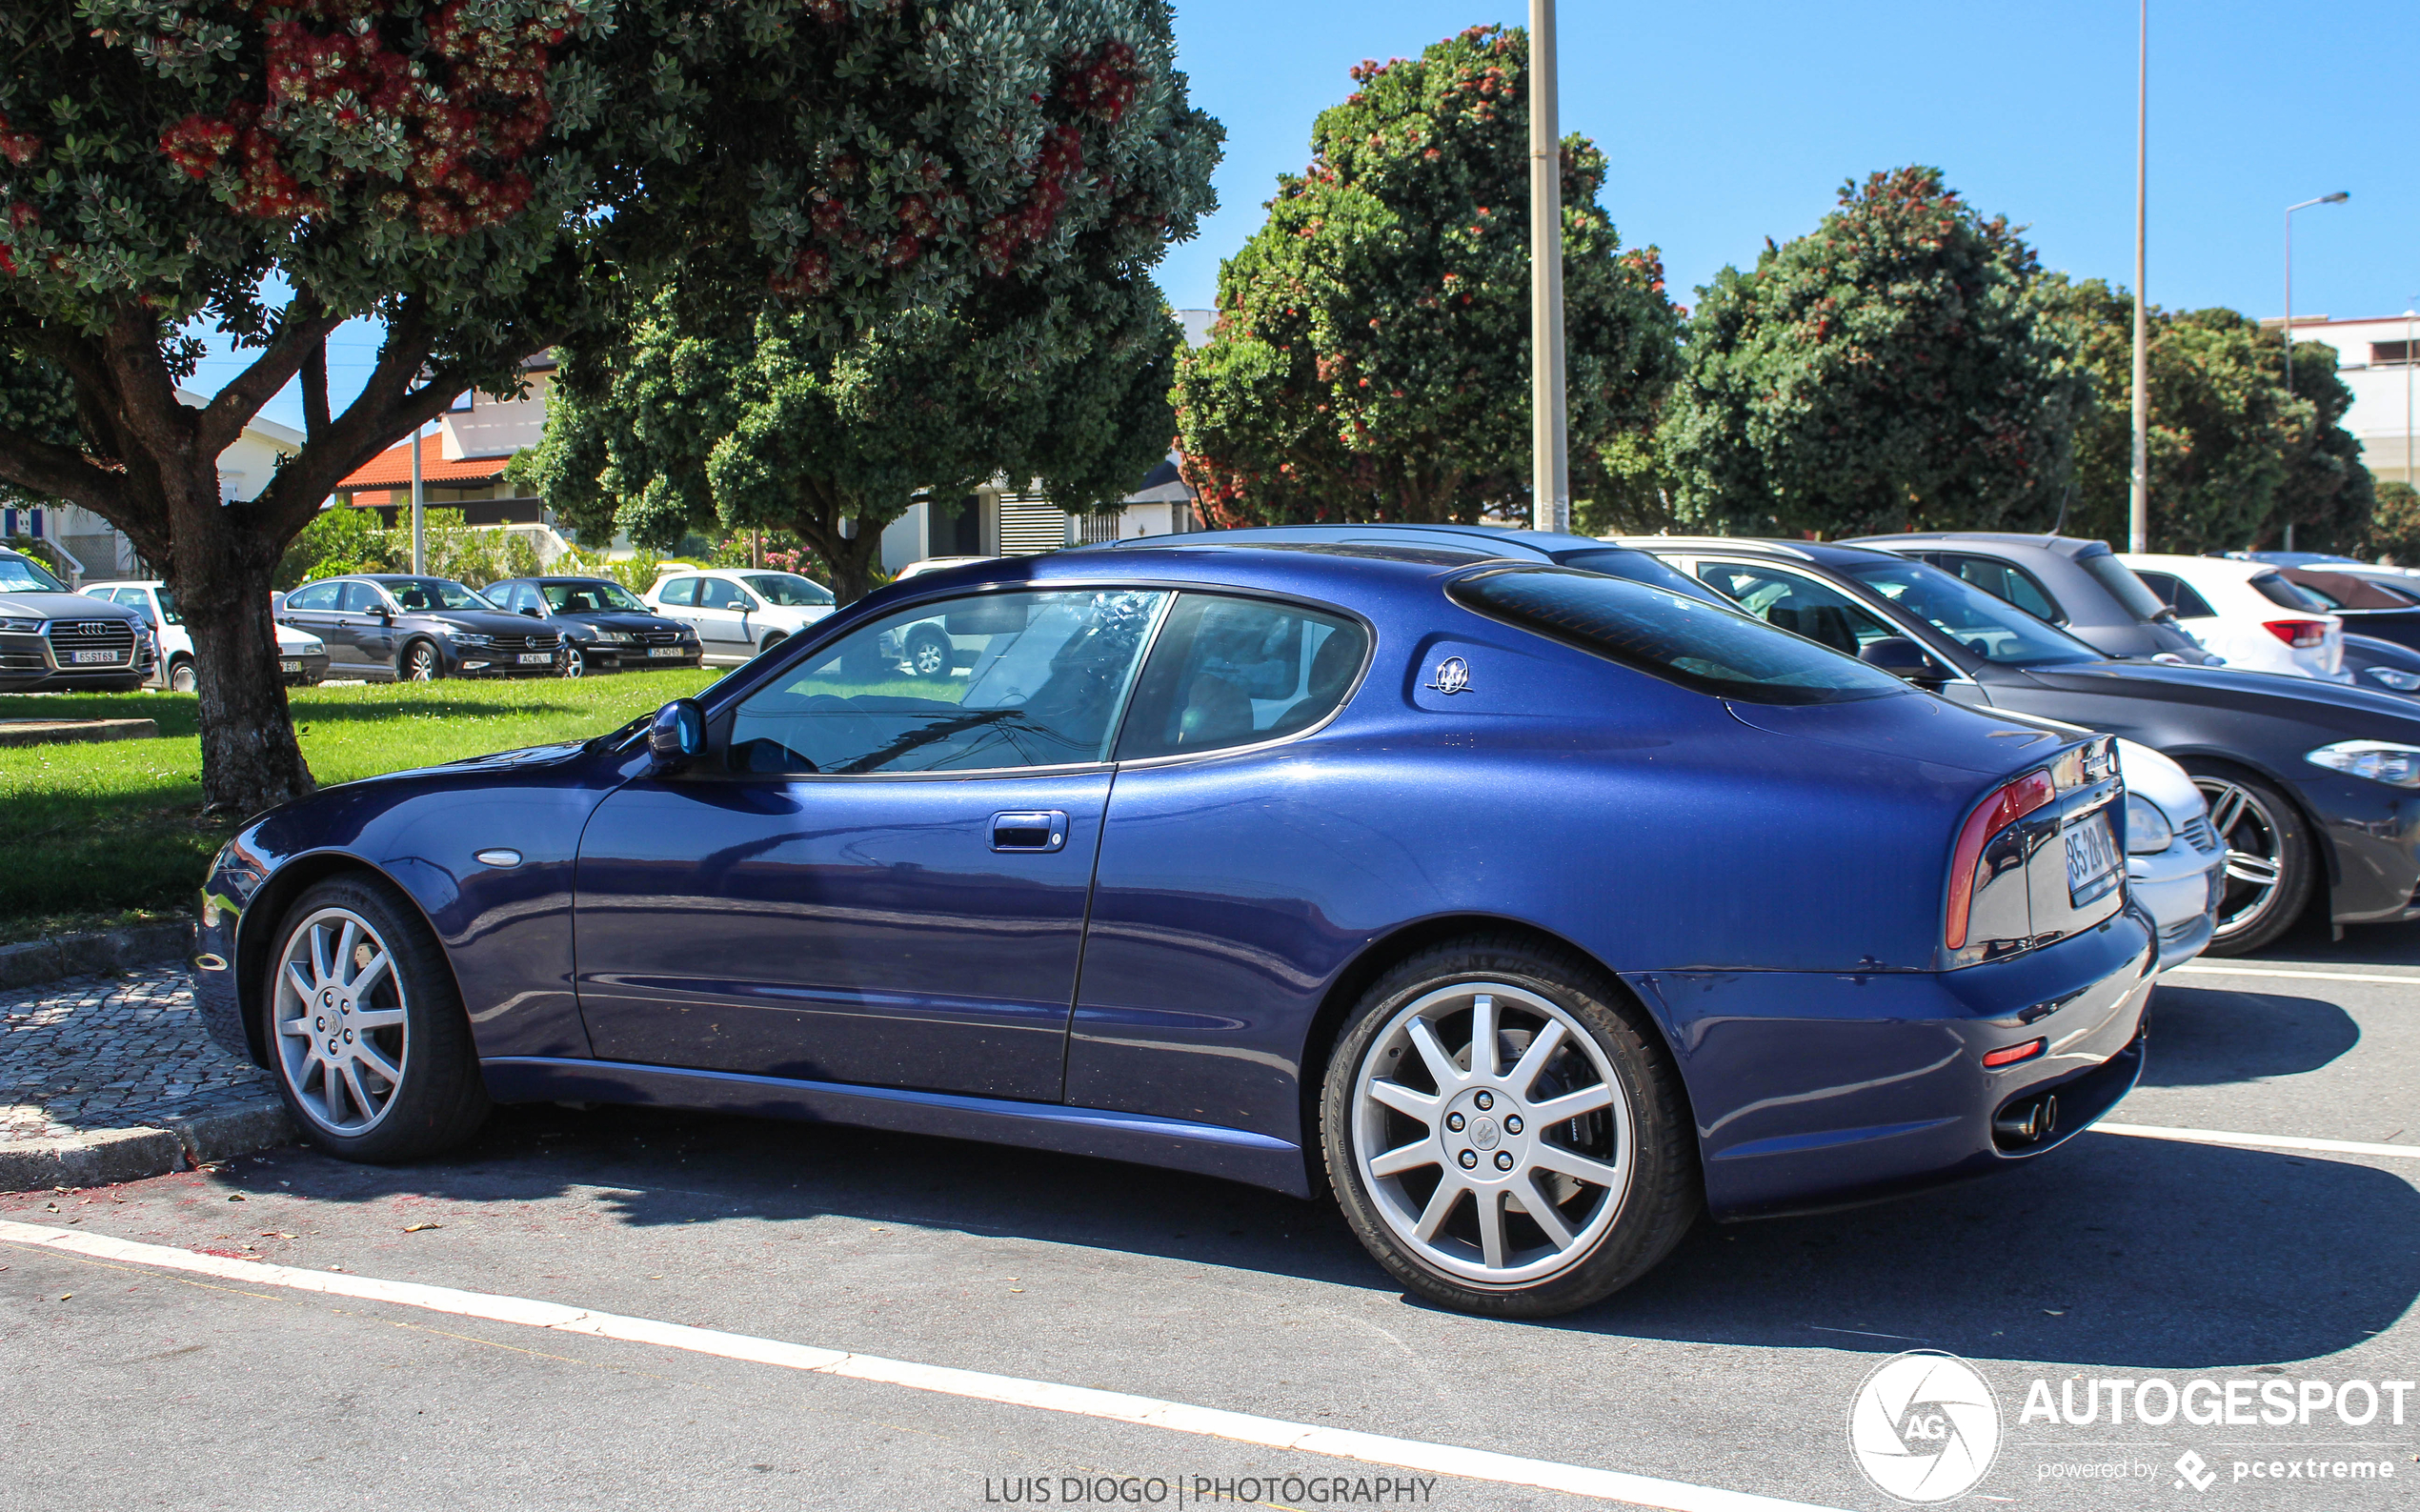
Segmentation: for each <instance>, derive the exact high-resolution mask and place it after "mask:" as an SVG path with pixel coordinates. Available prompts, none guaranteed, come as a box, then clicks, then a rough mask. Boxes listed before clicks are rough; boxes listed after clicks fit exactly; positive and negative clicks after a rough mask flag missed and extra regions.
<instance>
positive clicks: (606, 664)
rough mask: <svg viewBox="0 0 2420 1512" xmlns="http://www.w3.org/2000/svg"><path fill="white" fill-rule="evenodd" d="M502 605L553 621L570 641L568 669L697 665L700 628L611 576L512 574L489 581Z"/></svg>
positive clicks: (491, 597)
mask: <svg viewBox="0 0 2420 1512" xmlns="http://www.w3.org/2000/svg"><path fill="white" fill-rule="evenodd" d="M486 596H487V598H488V600H489V601H490V602H492V603H494V605H495V606H496V607H497V608H499V609H505V610H510V611H511V612H512V613H514V614H516V615H525V616H527V617H529V618H532V619H545V620H550V621H552V622H553V623H554V624H555V626H556V627H558V628H559V629H561V630H562V632H563V634H564V635H565V636H566V637H568V638H569V639H570V641H571V646H572V656H573V660H572V662H570V663H567V664H566V666H565V668H564V671H565V672H567V673H569V674H571V675H574V676H577V675H579V672H580V671H587V672H621V671H627V670H630V669H632V668H635V667H695V666H696V665H697V664H698V655H699V648H698V644H697V632H696V631H695V630H692V629H691V628H690V627H689V626H687V625H684V624H682V623H681V622H680V621H679V620H677V619H667V618H666V617H664V616H663V615H659V614H656V613H655V611H654V610H652V609H650V608H648V607H647V606H646V605H645V604H642V603H640V602H639V601H638V596H637V595H635V594H633V593H632V592H631V591H630V590H629V589H627V588H624V587H623V586H622V585H621V584H619V583H617V582H615V581H614V580H613V579H612V578H610V577H512V578H507V579H505V580H504V581H503V582H500V583H490V584H489V585H488V586H487V590H486Z"/></svg>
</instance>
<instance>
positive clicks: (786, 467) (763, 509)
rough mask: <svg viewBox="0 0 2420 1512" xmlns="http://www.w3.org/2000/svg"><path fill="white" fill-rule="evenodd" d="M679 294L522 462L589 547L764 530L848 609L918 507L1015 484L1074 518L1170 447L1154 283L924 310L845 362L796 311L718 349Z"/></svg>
mask: <svg viewBox="0 0 2420 1512" xmlns="http://www.w3.org/2000/svg"><path fill="white" fill-rule="evenodd" d="M684 312H685V301H683V300H682V298H681V297H680V294H679V292H678V291H677V290H676V289H675V290H668V291H666V292H664V293H663V294H662V295H660V296H658V298H657V299H656V300H655V302H654V303H653V305H652V306H651V308H650V309H649V310H648V311H647V312H645V314H644V315H643V317H642V318H640V319H639V320H637V321H636V322H635V323H634V324H633V325H632V326H631V327H630V328H628V330H627V331H626V332H625V333H621V334H620V335H619V337H618V338H617V339H615V340H613V341H610V342H600V343H598V344H596V346H595V350H593V351H591V352H589V353H584V354H581V355H578V356H576V357H575V358H574V359H573V360H572V361H571V362H569V363H568V364H567V365H566V366H565V368H564V371H563V381H562V383H561V384H560V385H559V386H558V387H557V389H556V390H555V397H554V400H553V402H552V405H551V407H550V410H549V413H548V415H547V429H546V437H545V440H544V441H543V442H542V443H541V444H540V445H539V446H538V447H537V448H536V449H535V450H534V451H533V452H532V453H530V454H527V456H526V458H525V460H524V461H523V462H522V463H521V464H518V468H519V475H522V476H524V477H526V478H527V479H528V480H529V481H530V482H532V483H534V484H535V485H536V486H537V488H538V489H539V491H540V492H541V493H542V494H544V496H545V497H546V499H547V500H548V502H549V503H550V504H551V505H553V506H554V508H555V510H556V511H557V512H558V513H559V514H562V516H563V517H564V518H565V519H566V520H567V521H569V522H570V523H571V524H573V525H574V526H575V527H576V528H577V529H578V530H579V531H580V533H581V534H582V536H583V537H584V538H588V539H593V540H598V541H601V540H603V539H605V538H607V537H609V536H611V535H612V534H614V533H615V531H616V530H622V531H627V532H629V533H630V535H631V538H632V539H633V540H634V541H635V542H636V543H637V544H639V545H641V546H646V547H656V548H661V549H667V550H669V549H671V548H672V547H674V546H676V544H677V543H678V542H679V540H680V539H681V537H682V536H683V535H684V534H687V533H688V532H689V531H691V530H693V529H706V528H711V527H713V526H716V525H720V526H723V527H736V528H743V529H744V528H749V527H763V528H769V529H776V530H782V531H787V532H789V533H791V534H795V535H797V537H798V538H799V539H801V540H803V541H805V542H806V543H807V544H808V545H809V546H811V547H813V548H814V550H815V552H816V554H817V555H818V556H819V557H821V558H822V560H823V562H824V564H825V565H826V566H827V567H828V568H829V569H830V570H831V572H832V575H833V585H832V586H833V590H834V593H835V595H837V597H838V598H839V599H840V601H841V602H843V603H847V602H849V601H851V600H853V599H855V598H857V596H858V595H861V594H863V593H864V592H865V591H866V589H867V587H868V586H869V584H870V582H871V578H872V573H873V569H874V567H875V565H876V562H877V552H878V548H879V541H880V536H881V533H882V527H883V526H884V525H885V524H887V523H889V522H890V521H891V520H894V519H896V518H897V517H898V516H899V514H902V513H903V512H904V511H905V510H906V509H907V507H908V505H909V503H910V501H911V498H912V496H913V495H914V494H917V493H918V491H930V493H931V494H932V495H933V497H934V498H936V499H937V500H938V501H941V502H944V503H955V501H956V500H957V499H958V497H959V496H960V495H962V494H964V493H965V492H966V491H967V490H968V489H970V488H973V487H975V486H977V485H978V484H980V483H981V482H983V481H984V480H986V479H988V478H990V477H992V476H993V475H994V474H1003V473H1004V474H1007V476H1009V477H1010V478H1011V479H1013V480H1015V486H1016V487H1018V488H1022V487H1024V486H1025V484H1026V483H1027V482H1028V481H1029V480H1032V479H1039V480H1040V481H1041V482H1042V484H1043V487H1044V490H1045V492H1047V493H1048V494H1049V495H1050V497H1052V498H1053V499H1056V500H1058V501H1059V502H1060V503H1061V504H1062V505H1064V506H1066V507H1069V508H1081V507H1082V506H1083V505H1085V504H1087V503H1093V502H1098V501H1101V500H1109V499H1116V498H1119V497H1121V496H1122V495H1124V494H1127V493H1128V492H1130V491H1131V490H1132V489H1133V488H1134V487H1135V486H1136V484H1137V483H1138V482H1139V480H1140V479H1141V477H1142V476H1143V474H1145V473H1147V472H1149V471H1150V469H1151V466H1152V464H1153V463H1155V462H1157V461H1158V460H1159V459H1160V457H1161V456H1162V455H1163V454H1165V453H1166V452H1167V449H1168V438H1169V435H1170V433H1171V432H1172V429H1173V423H1174V422H1173V420H1172V417H1171V415H1170V412H1169V408H1168V398H1167V394H1168V383H1169V379H1170V376H1171V369H1172V367H1173V364H1174V360H1175V352H1176V347H1177V344H1178V341H1179V339H1180V337H1179V332H1178V330H1177V325H1176V321H1175V320H1174V319H1173V318H1172V317H1171V316H1170V315H1169V313H1168V312H1167V310H1166V309H1165V308H1164V307H1163V306H1162V305H1161V303H1160V293H1159V291H1158V290H1157V289H1155V288H1153V287H1152V285H1151V284H1150V282H1149V281H1148V280H1147V279H1144V278H1142V277H1140V276H1139V275H1134V276H1129V277H1126V278H1123V279H1119V280H1117V281H1104V282H1101V283H1098V284H1095V285H1092V286H1090V287H1088V288H1086V289H1083V290H1081V291H1079V292H1074V293H1071V294H1070V295H1069V296H1068V297H1066V298H1064V299H1062V300H1059V301H1056V302H1054V303H1053V304H1051V305H1049V306H1047V307H1045V308H1043V309H1041V310H1038V311H1033V312H1025V313H1023V314H1020V315H1017V316H1013V317H1011V318H1006V319H1001V318H999V312H998V311H994V310H990V309H987V308H985V307H984V306H983V305H982V304H981V302H980V301H979V300H977V301H968V302H966V303H964V304H961V305H958V306H953V307H950V308H944V309H919V310H914V311H910V312H904V313H901V314H899V315H896V316H894V317H893V318H892V319H890V320H888V321H886V322H884V323H883V324H881V325H878V326H876V327H873V328H871V329H869V330H868V331H867V332H866V333H864V334H863V335H861V336H860V337H858V338H857V340H856V341H854V342H852V343H850V344H849V345H847V346H845V347H837V348H836V347H833V346H832V345H830V344H829V343H828V342H825V341H823V340H821V339H819V338H818V336H817V333H816V332H815V330H814V329H813V327H812V324H811V322H810V321H809V320H808V319H806V318H805V317H803V316H802V315H800V314H799V313H797V312H791V311H778V310H776V311H767V312H764V313H762V314H760V315H759V316H758V317H757V319H756V323H755V325H754V327H753V329H751V330H747V331H742V332H738V333H727V334H726V333H718V331H717V330H716V328H715V327H714V326H713V325H712V324H711V323H709V324H708V325H707V326H705V327H703V328H700V327H698V326H696V325H694V324H692V323H691V322H690V321H688V320H687V319H686V318H685V313H684Z"/></svg>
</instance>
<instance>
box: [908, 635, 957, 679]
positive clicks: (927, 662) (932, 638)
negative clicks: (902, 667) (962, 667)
mask: <svg viewBox="0 0 2420 1512" xmlns="http://www.w3.org/2000/svg"><path fill="white" fill-rule="evenodd" d="M903 649H904V650H905V652H906V655H907V670H908V671H909V672H910V673H911V674H912V675H916V676H918V677H922V678H924V679H926V680H927V681H932V680H934V679H936V678H940V677H946V676H948V675H950V671H951V667H950V664H951V662H953V661H955V660H956V659H957V653H956V649H955V648H954V646H953V645H952V643H951V641H950V637H949V636H948V635H944V634H942V632H941V631H940V630H938V628H936V627H934V626H932V625H918V626H917V627H916V628H915V629H914V630H912V631H910V632H908V637H907V645H906V646H905V648H903Z"/></svg>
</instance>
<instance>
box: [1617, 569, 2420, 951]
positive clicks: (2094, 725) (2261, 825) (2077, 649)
mask: <svg viewBox="0 0 2420 1512" xmlns="http://www.w3.org/2000/svg"><path fill="white" fill-rule="evenodd" d="M1632 544H1636V545H1639V546H1643V547H1647V548H1650V549H1652V550H1653V551H1655V552H1656V554H1659V555H1661V556H1663V557H1664V559H1665V560H1666V561H1669V562H1671V563H1672V564H1673V565H1675V566H1677V567H1681V568H1683V569H1684V570H1686V571H1688V572H1690V573H1692V574H1694V575H1696V576H1698V577H1699V578H1701V579H1702V580H1704V581H1705V582H1707V583H1710V584H1712V585H1713V586H1714V587H1716V588H1719V589H1721V590H1722V591H1723V592H1724V594H1726V595H1729V596H1730V597H1732V598H1733V599H1736V600H1737V601H1738V602H1740V603H1741V604H1743V605H1744V606H1745V607H1746V608H1747V609H1748V610H1749V611H1750V612H1752V613H1754V614H1755V615H1757V616H1758V617H1760V618H1762V619H1764V620H1765V621H1767V622H1768V623H1771V624H1776V625H1780V626H1782V627H1783V628H1784V629H1786V630H1794V631H1796V632H1798V633H1799V634H1800V635H1805V636H1807V637H1808V638H1810V639H1813V640H1818V641H1821V642H1823V643H1824V644H1825V645H1827V646H1831V647H1833V648H1834V649H1836V650H1841V651H1845V652H1848V653H1850V654H1852V655H1857V656H1859V657H1861V658H1862V659H1864V660H1865V661H1867V662H1871V663H1873V664H1875V665H1878V666H1884V667H1888V668H1889V669H1891V670H1892V671H1894V672H1897V673H1899V674H1900V675H1902V676H1904V677H1906V678H1907V679H1908V680H1909V681H1910V682H1913V683H1915V684H1917V685H1918V686H1919V687H1923V688H1927V689H1930V690H1932V691H1933V692H1936V693H1938V694H1940V695H1942V696H1944V697H1946V698H1948V699H1950V700H1951V701H1953V702H1956V703H1962V704H1967V705H1971V706H1974V707H1978V708H2004V709H2011V710H2015V711H2017V712H2019V713H2023V714H2035V715H2044V716H2048V717H2050V718H2053V719H2060V720H2064V721H2066V722H2067V723H2068V724H2075V725H2082V726H2084V727H2085V728H2087V729H2091V730H2105V731H2107V732H2109V733H2111V734H2114V735H2121V736H2126V737H2127V738H2128V739H2131V740H2136V741H2139V742H2141V743H2142V744H2144V745H2148V746H2150V747H2152V748H2153V749H2155V750H2159V751H2163V752H2166V753H2167V754H2168V756H2172V757H2174V758H2175V759H2176V760H2177V761H2178V762H2179V763H2180V764H2182V765H2183V766H2184V767H2185V769H2186V770H2187V771H2188V772H2190V773H2192V774H2193V780H2194V783H2195V785H2197V786H2198V787H2200V788H2201V790H2202V792H2203V793H2204V795H2205V796H2208V799H2209V804H2210V815H2211V823H2212V824H2213V826H2215V827H2216V829H2217V830H2218V832H2219V834H2220V835H2222V836H2223V837H2225V838H2226V841H2227V846H2228V865H2227V894H2226V897H2225V898H2224V899H2223V900H2222V902H2221V905H2220V912H2219V930H2218V934H2217V937H2215V938H2214V939H2213V940H2212V942H2211V944H2210V947H2209V948H2210V952H2211V954H2213V955H2221V956H2226V955H2241V954H2242V953H2244V952H2246V951H2249V950H2255V949H2258V948H2259V947H2260V946H2262V945H2265V944H2268V943H2269V941H2270V940H2273V939H2275V938H2276V937H2278V936H2279V935H2281V934H2283V933H2285V931H2286V930H2287V929H2288V928H2289V927H2291V925H2292V924H2293V922H2294V921H2295V919H2296V918H2298V917H2301V915H2302V913H2303V911H2304V909H2305V908H2306V907H2307V906H2310V905H2312V904H2314V903H2315V902H2318V901H2319V900H2320V899H2323V898H2324V900H2325V901H2324V904H2321V906H2324V907H2325V908H2326V910H2327V917H2329V918H2330V919H2332V920H2333V921H2334V922H2336V923H2338V924H2350V923H2365V924H2367V923H2390V922H2395V921H2399V920H2403V919H2409V918H2420V709H2415V708H2414V707H2413V705H2412V704H2411V702H2410V700H2407V699H2404V698H2399V697H2396V696H2391V695H2389V694H2383V693H2370V692H2367V691H2364V690H2362V689H2359V688H2353V687H2347V686H2344V685H2342V684H2338V683H2329V682H2322V681H2319V680H2317V679H2314V678H2308V677H2288V676H2281V675H2274V674H2269V673H2257V672H2244V671H2240V670H2237V669H2233V668H2225V667H2184V666H2173V665H2168V664H2165V663H2159V662H2148V661H2125V660H2113V659H2111V658H2109V657H2108V656H2107V655H2104V654H2103V653H2101V652H2099V651H2097V650H2095V649H2093V648H2092V647H2091V646H2089V645H2087V644H2086V643H2085V642H2083V641H2081V640H2078V639H2076V638H2075V637H2074V636H2072V635H2068V634H2067V632H2065V631H2063V630H2059V629H2057V628H2055V627H2053V626H2051V625H2047V624H2045V623H2043V622H2042V621H2041V620H2039V619H2036V618H2035V617H2033V616H2032V615H2028V614H2026V613H2024V612H2023V611H2021V610H2018V609H2015V608H2013V607H2012V606H2010V605H2009V604H2007V602H2005V601H2003V600H2002V599H2000V598H1997V597H1995V596H1993V595H1990V594H1986V593H1985V592H1984V591H1983V590H1982V589H1980V588H1977V587H1975V586H1974V585H1973V584H1971V583H1968V582H1965V581H1963V580H1961V579H1959V578H1956V577H1952V576H1951V575H1948V574H1947V573H1945V572H1943V571H1941V570H1940V569H1939V568H1937V567H1932V566H1929V565H1927V564H1926V563H1924V562H1919V561H1914V560H1911V559H1909V558H1907V557H1904V556H1898V555H1893V554H1889V553H1886V552H1878V551H1869V550H1866V549H1864V548H1861V547H1854V546H1833V545H1818V544H1815V543H1813V542H1798V541H1791V542H1778V541H1751V540H1730V539H1724V538H1704V539H1694V540H1691V539H1677V538H1671V537H1664V536H1657V537H1652V538H1642V539H1640V540H1637V541H1635V542H1633V543H1632Z"/></svg>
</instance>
